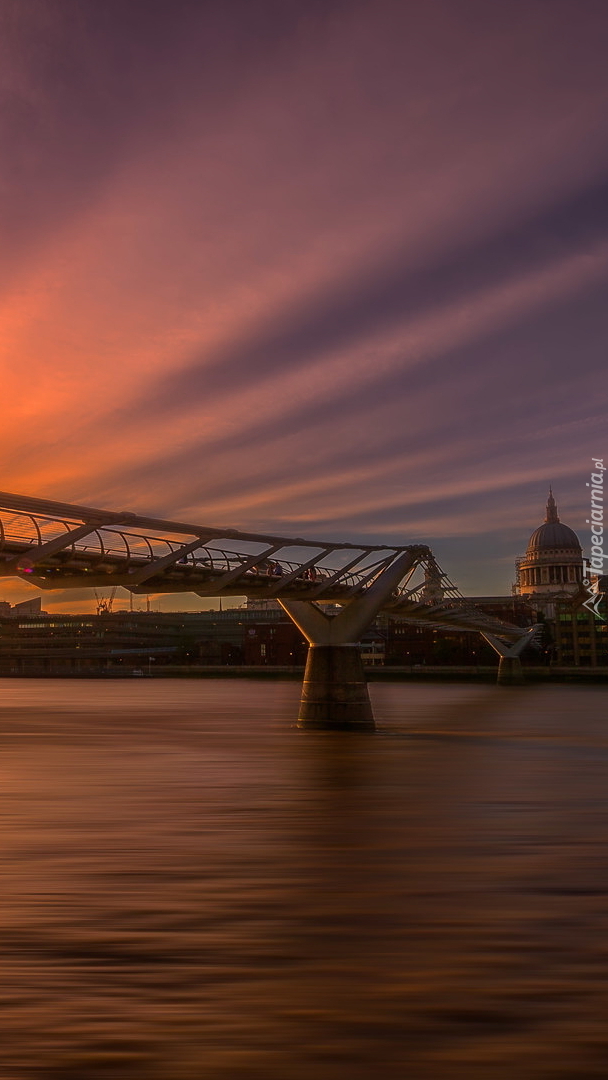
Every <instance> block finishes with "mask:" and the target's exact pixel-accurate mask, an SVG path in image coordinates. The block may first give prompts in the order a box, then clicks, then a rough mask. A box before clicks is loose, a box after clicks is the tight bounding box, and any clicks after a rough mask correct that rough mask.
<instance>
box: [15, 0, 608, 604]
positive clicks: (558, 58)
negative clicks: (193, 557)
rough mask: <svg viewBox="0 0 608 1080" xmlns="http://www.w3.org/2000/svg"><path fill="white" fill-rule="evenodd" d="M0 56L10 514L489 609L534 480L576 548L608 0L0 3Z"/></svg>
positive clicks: (602, 283)
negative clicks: (421, 549) (253, 541)
mask: <svg viewBox="0 0 608 1080" xmlns="http://www.w3.org/2000/svg"><path fill="white" fill-rule="evenodd" d="M0 51H1V53H2V56H1V63H0V70H1V73H2V74H1V76H0V77H1V79H2V93H3V105H2V112H1V118H2V132H1V139H2V146H1V151H2V163H3V168H2V185H3V191H2V201H1V204H2V215H3V239H2V245H1V249H0V289H1V297H2V348H3V355H4V361H3V380H4V383H5V387H6V384H8V387H7V393H6V396H5V400H6V402H7V406H6V407H5V409H4V410H3V424H2V430H1V434H0V438H1V439H2V443H3V460H4V477H3V482H2V484H1V485H0V486H1V487H2V488H3V489H4V490H8V491H15V492H20V493H24V494H30V495H34V496H39V497H46V498H57V499H60V500H63V501H73V502H80V503H85V504H86V503H90V504H92V505H96V506H107V507H109V508H117V509H123V508H129V509H131V510H136V511H139V512H146V513H150V514H156V515H158V516H163V517H176V518H181V519H182V520H190V521H197V522H201V523H204V524H221V525H232V526H237V527H240V528H243V529H252V530H260V531H262V530H267V531H273V532H279V531H282V532H285V533H286V534H287V535H289V534H290V533H291V532H294V533H295V534H296V535H308V536H313V537H320V538H329V539H338V540H354V541H357V540H365V541H366V542H372V541H380V542H385V543H391V542H394V543H399V544H403V543H408V542H410V541H424V542H427V543H429V544H430V545H431V546H432V547H433V549H434V551H435V552H436V554H437V556H438V558H439V561H440V562H441V563H442V565H443V566H444V569H445V570H446V571H447V572H448V573H449V574H450V576H451V577H453V578H454V579H455V580H456V581H457V583H458V584H459V585H460V586H461V588H462V589H463V590H464V591H466V592H468V593H486V592H507V591H508V590H509V589H510V585H511V582H512V580H513V560H514V557H515V555H517V554H520V553H521V552H522V551H523V549H524V548H525V544H526V541H527V538H528V536H529V534H530V532H531V531H532V530H533V528H535V527H536V526H537V525H538V524H540V522H541V520H542V519H543V517H544V503H545V501H546V495H547V488H548V484H549V482H551V483H552V484H553V488H554V492H555V494H556V498H557V502H558V506H559V509H560V514H561V516H562V519H563V520H565V521H566V522H567V523H568V524H569V525H570V526H571V527H572V528H574V529H575V530H576V531H577V532H578V534H579V536H580V537H581V541H582V542H583V545H584V546H585V547H586V548H587V547H588V535H587V529H588V526H586V525H585V518H586V517H588V512H587V502H588V493H587V489H586V487H585V483H586V481H587V480H588V479H589V475H588V474H589V471H590V467H591V460H590V459H591V456H592V455H597V456H603V455H604V451H606V456H608V446H605V443H606V433H605V428H606V423H605V416H606V398H607V396H608V392H607V389H606V379H605V372H606V367H607V354H608V349H607V342H608V304H607V302H606V293H607V289H606V279H607V270H608V137H607V129H608V123H607V117H608V63H607V60H606V57H607V56H608V6H607V5H606V3H605V2H604V0H601V2H599V0H598V2H595V0H577V2H576V3H575V2H573V0H550V2H549V0H525V2H520V0H511V2H510V3H508V4H488V3H487V0H484V2H481V0H480V2H477V0H451V2H446V3H441V2H436V0H425V2H424V3H414V2H409V3H408V2H407V0H405V2H404V0H400V2H387V0H373V2H371V0H367V2H365V3H357V2H356V0H349V2H348V3H347V2H344V3H340V2H333V0H322V2H315V0H305V2H304V0H298V2H295V0H243V2H240V0H221V2H219V0H218V2H214V0H212V2H204V0H192V2H189V0H188V2H187V0H162V2H160V0H117V2H115V0H102V2H100V0H0ZM11 589H12V591H11ZM19 589H21V592H20V593H19ZM24 589H25V586H23V587H21V586H19V587H17V586H15V587H14V588H12V587H10V586H8V585H7V587H6V588H3V590H2V592H1V594H0V599H1V598H2V597H3V596H6V598H7V599H8V598H15V599H17V598H18V594H19V596H24V595H26V593H25V592H24V591H23V590H24ZM27 595H30V592H29V591H28V592H27ZM49 600H50V598H48V597H46V596H45V598H44V602H45V605H46V606H47V607H49V606H52V605H51V604H50V603H49ZM64 600H65V598H64V597H58V602H61V604H62V606H64V607H65V606H67V607H68V608H69V607H72V608H73V607H74V606H75V605H74V604H73V603H72V604H70V603H67V604H66V603H64ZM164 606H165V607H168V606H171V605H170V604H169V602H168V601H164ZM174 606H182V602H181V601H180V602H179V603H176V604H175V605H174Z"/></svg>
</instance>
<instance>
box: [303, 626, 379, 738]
mask: <svg viewBox="0 0 608 1080" xmlns="http://www.w3.org/2000/svg"><path fill="white" fill-rule="evenodd" d="M298 727H299V728H304V729H307V730H311V729H328V728H332V729H334V730H342V731H374V730H375V724H374V716H373V713H372V706H371V702H370V700H369V691H368V688H367V682H366V679H365V674H364V671H363V661H362V660H361V651H360V649H359V646H358V645H351V644H349V645H310V646H309V649H308V659H307V662H306V671H305V673H304V682H303V683H302V701H301V704H300V715H299V717H298Z"/></svg>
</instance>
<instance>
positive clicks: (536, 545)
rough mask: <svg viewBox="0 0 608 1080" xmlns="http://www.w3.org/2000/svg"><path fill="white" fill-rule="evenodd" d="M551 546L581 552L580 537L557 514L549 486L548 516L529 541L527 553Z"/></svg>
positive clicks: (544, 549)
mask: <svg viewBox="0 0 608 1080" xmlns="http://www.w3.org/2000/svg"><path fill="white" fill-rule="evenodd" d="M551 548H560V549H562V550H563V548H569V549H570V550H571V551H572V550H574V551H575V552H576V553H577V554H578V555H580V554H581V545H580V542H579V538H578V536H577V535H576V533H575V532H574V530H573V529H570V528H568V526H567V525H564V523H563V522H562V521H560V520H559V517H558V516H557V506H556V505H555V499H554V498H553V492H552V491H551V488H549V499H548V501H547V517H546V519H545V522H544V524H543V525H540V526H539V527H538V529H535V530H534V532H533V533H532V536H531V537H530V540H529V542H528V548H527V552H526V554H533V553H535V552H540V551H546V550H548V549H551Z"/></svg>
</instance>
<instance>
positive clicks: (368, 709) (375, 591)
mask: <svg viewBox="0 0 608 1080" xmlns="http://www.w3.org/2000/svg"><path fill="white" fill-rule="evenodd" d="M415 563H416V556H415V555H414V554H413V553H412V552H409V551H408V552H406V553H405V554H403V555H401V556H399V558H397V559H395V561H394V562H392V563H391V564H390V566H388V567H387V568H386V569H385V570H383V571H382V573H380V574H379V575H378V577H377V578H376V580H375V581H374V583H373V584H372V585H369V586H368V587H367V589H366V590H365V592H363V593H361V594H360V595H359V596H356V597H355V598H354V599H353V600H351V601H350V602H349V603H348V604H346V605H345V606H344V607H343V608H342V610H341V611H340V612H339V613H338V614H337V615H327V614H326V613H325V612H324V611H323V609H322V608H321V607H318V606H317V604H315V603H313V602H312V601H310V600H279V603H280V605H281V607H282V608H283V609H284V611H286V612H287V614H288V615H289V617H290V619H292V621H293V622H294V623H295V624H296V626H297V627H298V628H299V629H300V630H301V631H302V633H303V634H304V637H305V638H306V640H307V641H308V659H307V662H306V671H305V673H304V682H303V685H302V701H301V703H300V714H299V716H298V727H299V728H303V729H306V730H316V731H318V730H321V729H322V730H325V731H374V729H375V724H374V714H373V712H372V706H371V702H370V700H369V692H368V689H367V681H366V678H365V672H364V671H363V661H362V660H361V652H360V649H359V644H358V642H359V641H360V639H361V636H362V635H363V633H364V632H365V630H366V629H367V627H368V626H369V625H370V623H372V622H373V620H374V619H375V617H376V615H377V614H378V612H379V611H380V608H381V607H382V605H383V604H384V602H385V600H386V599H387V598H388V597H389V596H390V594H391V592H393V590H394V589H396V587H397V585H398V584H399V582H400V581H401V580H402V578H403V577H405V575H406V574H407V573H408V571H409V570H411V569H412V567H413V566H414V565H415Z"/></svg>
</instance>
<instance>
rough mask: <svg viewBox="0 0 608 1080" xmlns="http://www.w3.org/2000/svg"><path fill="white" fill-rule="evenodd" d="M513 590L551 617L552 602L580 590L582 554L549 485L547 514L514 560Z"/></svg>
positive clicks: (552, 610)
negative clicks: (524, 549)
mask: <svg viewBox="0 0 608 1080" xmlns="http://www.w3.org/2000/svg"><path fill="white" fill-rule="evenodd" d="M515 574H516V580H515V584H514V586H513V593H514V595H516V596H521V597H523V598H525V599H527V600H529V601H530V602H531V603H533V604H534V605H535V606H536V607H537V608H538V610H539V611H542V612H543V613H544V614H545V615H547V616H549V617H551V618H553V617H554V616H555V601H557V600H565V599H568V597H570V598H572V597H573V596H575V595H576V594H577V593H579V592H580V590H581V582H582V580H583V553H582V549H581V545H580V542H579V539H578V536H577V535H576V533H575V532H574V530H573V529H571V528H569V526H568V525H565V524H564V523H563V522H562V521H560V519H559V516H558V513H557V506H556V504H555V499H554V498H553V492H552V490H551V488H549V498H548V500H547V514H546V517H545V520H544V522H543V524H542V525H539V527H538V529H535V530H534V532H533V533H532V536H531V537H530V539H529V541H528V546H527V548H526V554H525V555H523V556H521V557H520V558H518V559H517V560H516V563H515Z"/></svg>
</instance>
